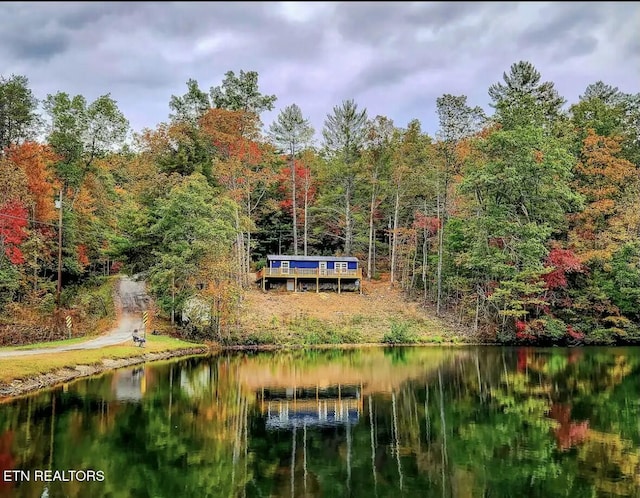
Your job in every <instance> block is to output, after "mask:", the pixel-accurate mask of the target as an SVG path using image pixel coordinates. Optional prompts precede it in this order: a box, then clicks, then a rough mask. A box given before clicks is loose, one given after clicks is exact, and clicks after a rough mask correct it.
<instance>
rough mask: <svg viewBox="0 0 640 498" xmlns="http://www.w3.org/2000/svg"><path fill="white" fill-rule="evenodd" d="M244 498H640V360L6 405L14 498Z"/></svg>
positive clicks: (268, 370)
mask: <svg viewBox="0 0 640 498" xmlns="http://www.w3.org/2000/svg"><path fill="white" fill-rule="evenodd" d="M7 470H8V471H9V473H8V474H7V472H6V471H7ZM13 470H20V471H22V472H12V471H13ZM48 471H51V472H50V473H47V472H48ZM56 471H58V472H57V473H56ZM91 471H92V472H93V473H92V472H91ZM73 473H75V475H72V474H73ZM3 477H4V479H3ZM6 477H10V480H9V481H7V479H6ZM101 477H102V480H100V478H101ZM235 496H247V497H260V496H263V497H267V496H278V497H296V496H314V497H315V496H328V497H331V498H337V497H342V496H353V497H356V496H357V497H360V496H361V497H389V496H391V497H399V496H410V497H415V496H424V497H445V498H447V497H452V498H465V497H518V498H524V497H529V496H536V497H545V498H546V497H556V496H558V497H560V496H562V497H600V496H602V497H604V496H607V497H609V496H611V497H613V496H616V497H640V348H624V349H623V348H617V349H615V348H584V349H577V348H576V349H561V348H558V349H535V348H522V349H509V348H493V347H480V348H437V347H429V348H417V347H416V348H388V349H385V348H373V349H371V348H366V349H359V350H326V351H324V350H323V351H294V352H276V353H273V352H261V353H232V354H231V353H230V354H223V355H219V356H213V357H204V358H203V357H199V358H189V359H185V360H180V361H173V362H163V363H157V364H153V363H152V364H148V365H146V366H144V367H139V368H130V369H123V370H117V371H114V372H111V373H109V374H107V375H104V376H101V377H98V378H93V379H88V380H82V381H79V382H75V383H72V384H69V385H67V386H63V387H60V388H57V389H54V390H50V391H46V392H41V393H38V394H35V395H33V396H29V397H25V398H21V399H18V400H13V401H8V402H5V403H3V404H0V497H1V498H7V497H11V498H13V497H25V498H26V497H29V498H35V497H49V498H56V497H73V498H98V497H105V498H106V497H110V498H121V497H132V498H145V497H154V498H160V497H171V498H183V497H184V498H190V497H235Z"/></svg>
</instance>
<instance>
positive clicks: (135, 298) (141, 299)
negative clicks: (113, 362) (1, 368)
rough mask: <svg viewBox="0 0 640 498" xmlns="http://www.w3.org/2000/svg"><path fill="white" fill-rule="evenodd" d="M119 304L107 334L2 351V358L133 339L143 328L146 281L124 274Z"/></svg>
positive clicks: (101, 346)
mask: <svg viewBox="0 0 640 498" xmlns="http://www.w3.org/2000/svg"><path fill="white" fill-rule="evenodd" d="M118 297H119V300H120V303H118V306H119V307H120V309H121V310H122V313H121V315H120V319H119V321H118V324H117V325H116V326H115V327H114V328H113V329H111V330H110V331H109V332H107V333H106V334H103V335H101V336H100V337H97V338H95V339H91V340H88V341H86V342H80V343H75V344H69V345H68V346H57V347H53V348H38V349H26V350H17V351H0V358H7V357H13V356H29V355H34V354H42V353H58V352H61V351H72V350H82V349H98V348H103V347H105V346H113V345H115V344H122V343H123V342H126V341H128V340H131V334H132V333H133V330H134V329H141V328H142V312H143V311H144V310H145V309H147V306H148V303H149V296H147V294H146V292H145V286H144V282H137V281H135V280H134V279H132V278H131V277H127V276H123V277H122V278H121V279H120V282H118Z"/></svg>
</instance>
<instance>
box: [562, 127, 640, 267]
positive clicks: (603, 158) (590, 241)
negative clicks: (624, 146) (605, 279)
mask: <svg viewBox="0 0 640 498" xmlns="http://www.w3.org/2000/svg"><path fill="white" fill-rule="evenodd" d="M620 151H621V146H620V139H619V138H616V137H602V136H599V135H597V134H596V133H595V132H594V131H593V130H589V133H588V135H587V137H586V138H585V139H584V142H583V147H582V161H580V162H579V163H578V164H577V165H576V173H577V175H576V180H575V181H574V188H575V189H576V190H577V191H578V192H580V193H582V194H583V195H584V196H585V199H586V201H587V205H586V206H585V208H584V210H583V211H582V212H580V213H578V214H576V215H573V216H571V217H570V219H571V221H572V222H573V223H574V228H573V230H572V232H571V234H570V240H571V241H572V242H573V243H574V245H575V247H576V252H577V253H578V255H579V257H580V259H581V260H582V261H585V262H586V261H590V260H593V259H604V260H608V259H610V258H611V254H613V252H615V250H616V249H617V247H618V246H619V244H620V242H621V241H620V240H615V238H614V237H612V234H611V231H610V229H611V227H612V226H615V225H617V224H619V223H618V222H617V218H618V217H620V216H623V215H624V211H625V206H624V204H625V199H626V197H627V196H628V195H629V194H628V192H633V190H634V189H635V188H637V186H638V183H639V180H640V175H639V173H638V170H637V169H636V167H635V166H634V165H633V164H632V163H631V162H629V161H627V160H626V159H623V158H620V157H617V155H618V154H619V153H620Z"/></svg>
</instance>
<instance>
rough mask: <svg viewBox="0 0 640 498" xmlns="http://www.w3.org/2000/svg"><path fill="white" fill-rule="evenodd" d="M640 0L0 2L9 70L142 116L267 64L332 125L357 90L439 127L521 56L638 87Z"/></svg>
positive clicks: (578, 89)
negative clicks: (442, 100) (460, 99)
mask: <svg viewBox="0 0 640 498" xmlns="http://www.w3.org/2000/svg"><path fill="white" fill-rule="evenodd" d="M639 26H640V3H638V2H575V3H568V2H567V3H564V2H512V3H503V2H499V3H497V2H496V3H494V2H485V3H483V2H470V3H464V2H375V3H374V2H371V3H368V2H328V3H321V2H317V3H316V2H313V3H311V2H309V3H306V2H260V3H251V2H246V3H242V2H229V3H226V2H201V3H195V2H194V3H190V2H155V3H154V2H140V3H137V2H122V3H120V2H47V3H38V2H2V3H0V75H1V76H4V77H8V76H10V75H11V74H20V75H24V76H26V77H27V78H28V79H29V84H30V87H31V89H32V90H33V92H34V94H35V96H36V97H38V98H40V99H42V98H44V97H46V95H47V94H49V93H55V92H58V91H64V92H67V93H69V94H73V95H75V94H82V95H84V96H85V97H86V98H87V99H88V100H89V101H91V100H93V99H95V98H96V97H98V96H100V95H103V94H106V93H111V95H112V97H113V98H114V99H115V100H116V101H117V102H118V105H119V107H120V109H121V110H122V111H123V112H124V114H125V116H126V117H127V118H128V119H129V121H130V123H131V126H132V128H133V129H134V130H136V131H138V130H141V129H142V128H143V127H151V128H153V127H155V126H156V125H157V124H158V123H159V122H161V121H165V120H167V117H168V113H169V108H168V103H169V99H170V97H171V95H172V94H175V95H182V94H184V93H185V92H186V81H187V80H188V79H189V78H195V79H196V80H197V81H198V82H199V84H200V87H201V88H203V89H205V90H207V91H208V90H209V88H211V87H212V86H217V85H220V84H221V83H222V80H223V78H224V74H225V73H226V72H227V71H229V70H231V71H234V72H235V73H236V74H238V73H239V71H240V70H244V71H257V72H258V74H259V86H260V90H261V91H262V93H265V94H275V95H276V96H277V97H278V100H277V101H276V107H275V109H274V111H271V112H269V113H265V114H264V115H263V116H262V118H263V121H264V122H265V124H266V125H268V124H269V123H270V122H271V121H272V120H273V119H274V118H275V116H276V115H277V113H278V111H279V110H280V109H282V108H283V107H284V106H286V105H289V104H292V103H296V104H298V105H299V106H300V107H301V108H302V111H303V114H304V115H305V116H306V117H308V118H309V119H310V121H311V123H312V124H313V126H314V127H315V128H316V130H318V131H319V130H321V129H322V126H323V123H324V119H325V117H326V115H327V113H329V112H331V110H332V108H333V106H335V105H338V104H340V103H341V102H342V101H343V100H345V99H351V98H352V99H354V100H355V101H356V102H357V104H358V105H359V107H361V108H362V107H364V108H366V109H367V112H368V114H369V116H371V117H374V116H376V115H384V116H387V117H389V118H391V119H393V121H394V122H395V124H396V125H397V126H405V125H406V124H407V123H408V122H409V121H410V120H411V119H413V118H417V119H419V120H420V121H421V122H422V124H423V129H424V131H426V132H428V133H430V134H432V135H433V134H434V133H435V132H436V130H437V127H438V122H437V115H436V111H435V102H436V98H437V97H439V96H440V95H442V94H444V93H451V94H454V95H461V94H464V95H467V97H468V103H469V104H470V105H480V106H482V107H483V108H485V110H487V111H490V107H489V98H488V94H487V90H488V88H489V86H490V85H491V84H492V83H495V82H497V81H501V80H502V75H503V72H505V71H508V70H509V67H510V66H511V64H513V63H514V62H517V61H520V60H526V61H529V62H531V63H533V65H534V66H535V67H536V68H537V69H538V70H539V71H540V73H541V74H542V79H543V81H553V82H554V83H555V85H556V88H557V89H558V91H559V93H560V94H561V95H562V96H564V97H565V98H566V99H567V100H568V101H569V102H570V103H573V102H575V101H576V100H577V99H578V97H579V96H580V95H581V94H582V93H583V92H584V90H585V88H586V86H587V85H589V84H590V83H594V82H596V81H598V80H602V81H604V82H605V83H608V84H611V85H614V86H617V87H618V88H619V89H620V90H622V91H624V92H628V93H636V92H639V91H640V36H639V35H638V33H639V32H640V31H639V29H638V27H639Z"/></svg>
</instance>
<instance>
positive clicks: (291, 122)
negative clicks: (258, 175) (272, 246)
mask: <svg viewBox="0 0 640 498" xmlns="http://www.w3.org/2000/svg"><path fill="white" fill-rule="evenodd" d="M313 133H314V130H313V127H312V126H311V125H310V124H309V120H308V119H305V118H303V117H302V111H301V110H300V108H299V107H298V106H297V105H296V104H291V105H290V106H287V107H285V108H284V109H283V110H282V111H280V113H279V114H278V117H277V118H276V120H275V121H274V122H273V123H272V124H271V127H270V135H271V140H272V141H273V142H274V144H275V145H276V146H277V147H279V148H280V149H281V150H284V151H286V152H287V153H288V155H289V169H290V171H291V210H292V214H293V253H294V254H295V255H297V254H298V201H297V184H296V167H295V160H296V155H297V154H298V152H299V150H300V148H301V147H305V146H306V145H309V143H310V142H311V139H312V137H313ZM305 254H306V251H305Z"/></svg>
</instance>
